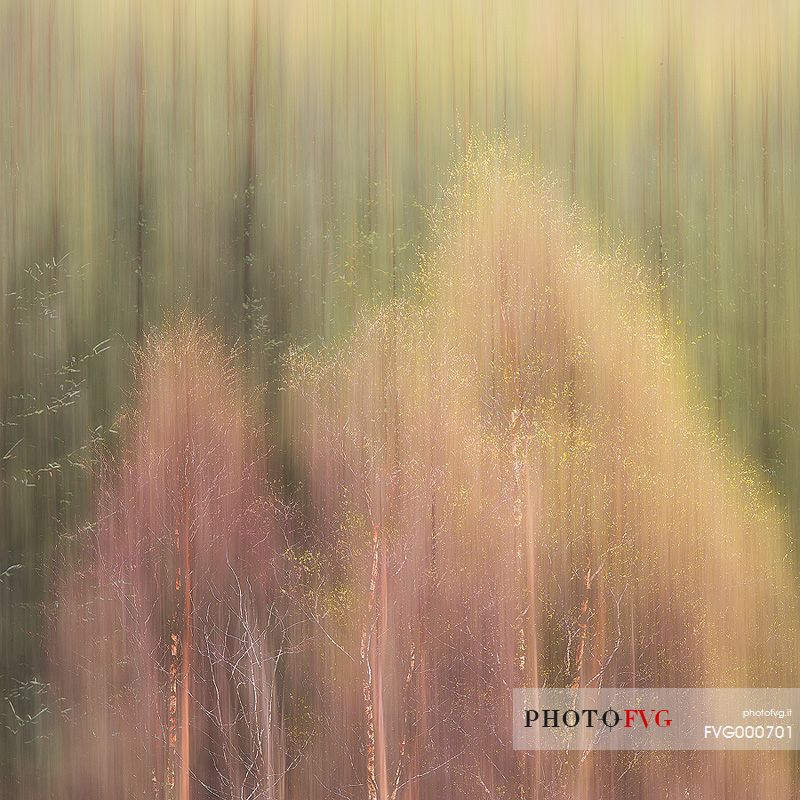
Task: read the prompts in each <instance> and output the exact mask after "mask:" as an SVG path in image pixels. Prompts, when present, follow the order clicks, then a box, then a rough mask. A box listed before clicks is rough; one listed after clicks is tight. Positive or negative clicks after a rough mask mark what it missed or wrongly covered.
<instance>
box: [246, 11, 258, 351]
mask: <svg viewBox="0 0 800 800" xmlns="http://www.w3.org/2000/svg"><path fill="white" fill-rule="evenodd" d="M257 70H258V6H257V4H256V0H253V14H252V38H251V41H250V88H249V92H248V101H247V176H246V180H245V187H244V266H243V269H242V307H243V311H244V336H245V343H246V344H248V345H249V342H250V336H251V333H252V308H251V303H252V300H253V272H252V270H253V213H254V200H255V151H256V78H257Z"/></svg>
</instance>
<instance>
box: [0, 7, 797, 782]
mask: <svg viewBox="0 0 800 800" xmlns="http://www.w3.org/2000/svg"><path fill="white" fill-rule="evenodd" d="M798 42H800V4H798V3H796V2H794V0H785V1H784V2H781V0H775V1H774V2H769V3H756V2H745V1H744V0H741V1H740V0H734V2H725V3H723V2H712V1H711V0H708V1H706V2H688V1H687V2H680V0H664V2H641V1H636V0H606V1H605V2H601V3H590V2H580V1H579V0H578V1H577V2H565V3H555V2H515V1H514V0H508V1H507V2H477V1H475V0H463V1H462V0H458V2H455V1H453V0H442V2H421V1H420V0H409V1H408V2H378V1H377V0H376V1H375V2H368V0H345V1H344V2H333V1H332V0H311V1H308V2H307V1H306V0H293V2H266V1H265V2H261V0H254V2H245V0H242V1H241V2H234V1H233V0H231V2H213V1H212V0H197V1H196V2H194V1H193V2H188V0H169V1H168V2H124V0H115V2H110V3H97V2H94V0H71V1H70V0H47V1H46V2H17V1H16V0H3V2H2V3H1V4H0V75H2V84H3V85H2V90H0V169H1V170H2V180H0V321H1V324H2V327H1V328H0V330H2V335H0V514H2V522H1V523H0V525H2V529H1V530H2V533H1V538H0V698H2V703H0V723H1V724H2V728H1V729H0V775H1V776H2V784H3V789H2V790H0V793H5V795H6V796H9V797H11V796H14V797H19V796H23V795H22V794H21V793H22V792H27V791H30V792H33V789H32V788H31V787H33V786H34V785H35V784H37V781H36V780H35V779H34V777H32V776H34V774H37V775H38V778H39V780H41V779H42V776H44V780H45V783H46V782H47V775H48V771H49V770H50V769H51V764H52V761H53V754H54V752H55V750H54V749H55V748H57V747H58V738H57V737H56V736H54V734H53V730H54V726H55V718H56V717H57V716H58V715H59V714H60V713H61V712H60V710H59V709H58V708H55V707H53V706H52V704H51V701H50V695H49V693H48V690H47V685H46V684H47V682H48V677H47V667H46V659H45V648H44V645H43V640H44V638H45V637H46V624H45V622H44V620H45V617H46V614H45V605H46V603H47V602H48V600H47V598H48V592H49V590H50V588H51V586H52V581H53V570H54V561H55V559H54V553H55V552H56V550H57V549H58V548H59V542H60V541H61V540H63V539H64V538H69V537H77V536H79V533H80V530H81V524H82V523H83V521H84V519H85V515H86V513H87V509H88V504H89V498H88V496H87V487H88V485H89V472H88V470H87V464H88V463H89V460H90V457H91V455H92V453H93V451H94V449H95V448H96V447H99V446H107V447H109V448H111V449H112V450H113V449H114V448H115V447H116V437H117V429H116V427H115V420H116V419H117V416H118V414H119V413H120V411H121V409H122V408H123V407H124V406H125V404H126V402H127V399H128V397H129V393H130V391H131V388H132V380H133V378H132V371H131V366H132V360H133V359H132V350H131V345H133V344H135V343H137V342H141V341H142V340H143V338H144V336H145V334H146V333H147V332H148V331H149V330H150V329H151V327H152V326H160V325H161V324H162V323H163V322H164V320H165V319H166V318H167V317H169V316H170V315H172V314H174V313H176V312H180V311H183V310H187V309H188V310H190V311H193V312H196V313H198V314H200V315H204V316H205V317H206V318H207V319H208V320H209V321H210V323H211V324H212V325H214V326H219V327H221V328H222V329H223V330H224V332H225V335H226V336H227V337H228V340H229V341H230V342H232V343H233V342H237V341H238V342H239V343H240V344H241V347H242V353H243V355H242V358H243V360H245V361H246V362H247V363H248V365H249V366H250V368H251V371H250V375H249V380H250V381H251V382H252V383H253V385H257V386H260V387H266V392H265V393H264V408H265V409H266V411H267V415H268V419H269V420H270V427H271V428H273V429H274V430H275V431H276V432H278V437H279V438H281V433H282V432H283V431H284V430H285V429H286V428H287V427H288V426H285V425H283V423H282V415H283V414H285V413H286V410H285V407H284V405H283V404H282V403H281V402H280V388H281V387H282V382H283V380H284V377H283V375H282V371H281V357H282V356H283V355H284V354H285V353H286V352H287V349H288V348H290V347H295V348H301V349H306V350H309V351H312V352H313V351H316V350H318V349H319V348H320V347H321V346H322V345H324V344H328V343H331V342H334V341H336V340H338V339H340V338H341V337H343V336H344V335H346V334H348V333H349V332H350V331H351V329H352V327H353V325H354V323H355V322H356V320H357V319H358V316H359V314H360V313H361V312H362V311H363V310H364V309H365V307H368V306H370V305H373V304H375V303H378V302H380V301H384V300H388V299H394V298H402V297H403V296H404V295H406V294H407V293H408V292H409V291H410V290H411V289H412V288H413V286H414V278H415V275H416V271H417V268H418V265H419V253H420V250H421V249H423V248H424V247H425V246H426V241H427V237H428V236H429V227H428V216H427V210H429V209H431V208H433V207H435V206H436V204H437V203H439V202H440V201H441V200H442V186H443V185H445V184H446V183H447V181H448V178H449V175H450V173H451V171H452V169H453V167H454V164H456V163H458V160H459V159H460V158H461V157H462V156H463V155H464V154H465V152H466V151H467V149H468V146H469V142H470V141H471V140H472V138H473V137H475V136H480V135H483V134H488V135H495V134H497V133H502V134H504V135H508V136H509V137H511V138H512V139H514V140H516V141H518V143H519V148H520V149H521V150H522V151H523V152H524V153H525V154H527V156H528V157H529V158H530V160H531V163H532V164H533V165H534V170H535V172H536V174H537V175H538V176H551V177H552V178H553V179H554V180H555V182H556V185H557V187H558V191H559V193H560V194H561V196H563V197H564V198H566V199H567V200H570V201H572V200H574V201H576V202H577V203H578V204H579V206H580V207H581V208H582V209H583V210H584V212H585V213H587V214H588V216H589V218H590V222H591V223H592V225H593V226H594V227H593V230H594V231H595V232H596V247H597V250H598V251H599V252H600V253H604V254H613V253H615V252H616V251H617V249H618V248H620V247H623V248H625V249H626V251H627V252H629V253H632V255H633V258H634V260H635V261H636V262H637V263H638V264H640V265H641V270H642V272H641V275H640V276H639V277H640V278H641V279H642V280H643V281H645V282H646V283H648V284H649V285H650V286H652V287H654V289H655V290H656V291H657V293H658V297H659V302H660V307H661V312H662V314H663V317H664V322H665V325H666V327H667V328H668V330H669V331H670V332H671V334H672V335H674V337H675V338H676V340H677V341H678V343H679V347H680V348H682V349H683V350H684V351H685V353H686V357H687V359H688V363H689V365H690V367H691V370H692V373H693V375H694V376H695V382H696V388H697V397H699V398H700V403H699V407H698V409H697V411H698V413H699V414H701V415H704V416H705V417H707V418H708V419H709V420H711V422H712V424H713V425H714V426H716V427H717V428H718V430H719V432H720V434H721V435H722V437H724V438H725V439H726V440H728V441H729V442H730V443H731V445H732V447H733V448H734V449H735V451H736V452H737V453H738V454H739V455H741V456H742V457H743V458H745V459H747V460H749V461H751V462H752V463H753V464H754V465H756V466H757V467H758V469H760V470H761V471H763V473H764V474H766V475H767V476H768V478H769V480H770V481H771V483H772V484H773V486H774V488H775V490H776V492H777V494H778V497H779V502H780V504H781V506H782V511H783V513H784V514H785V516H786V517H787V519H788V520H789V521H790V525H791V530H792V531H798V530H800V528H798V525H800V474H799V473H798V467H799V465H800V459H799V458H798V454H799V453H800V392H798V388H799V387H800V381H799V379H800V313H798V302H800V270H798V257H799V256H800V253H799V252H798V247H799V246H800V225H799V224H798V220H800V174H798V171H797V170H798V166H797V165H798V157H799V156H800V45H798ZM283 439H284V441H282V446H283V447H289V446H290V442H288V441H286V439H288V437H283ZM285 463H286V464H287V465H288V459H286V460H285ZM281 477H282V480H283V481H284V483H285V485H286V491H287V492H289V493H291V491H292V490H293V486H292V481H293V479H294V477H295V476H294V475H293V473H292V470H291V469H289V467H288V466H286V468H285V469H284V474H283V475H282V476H281Z"/></svg>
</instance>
